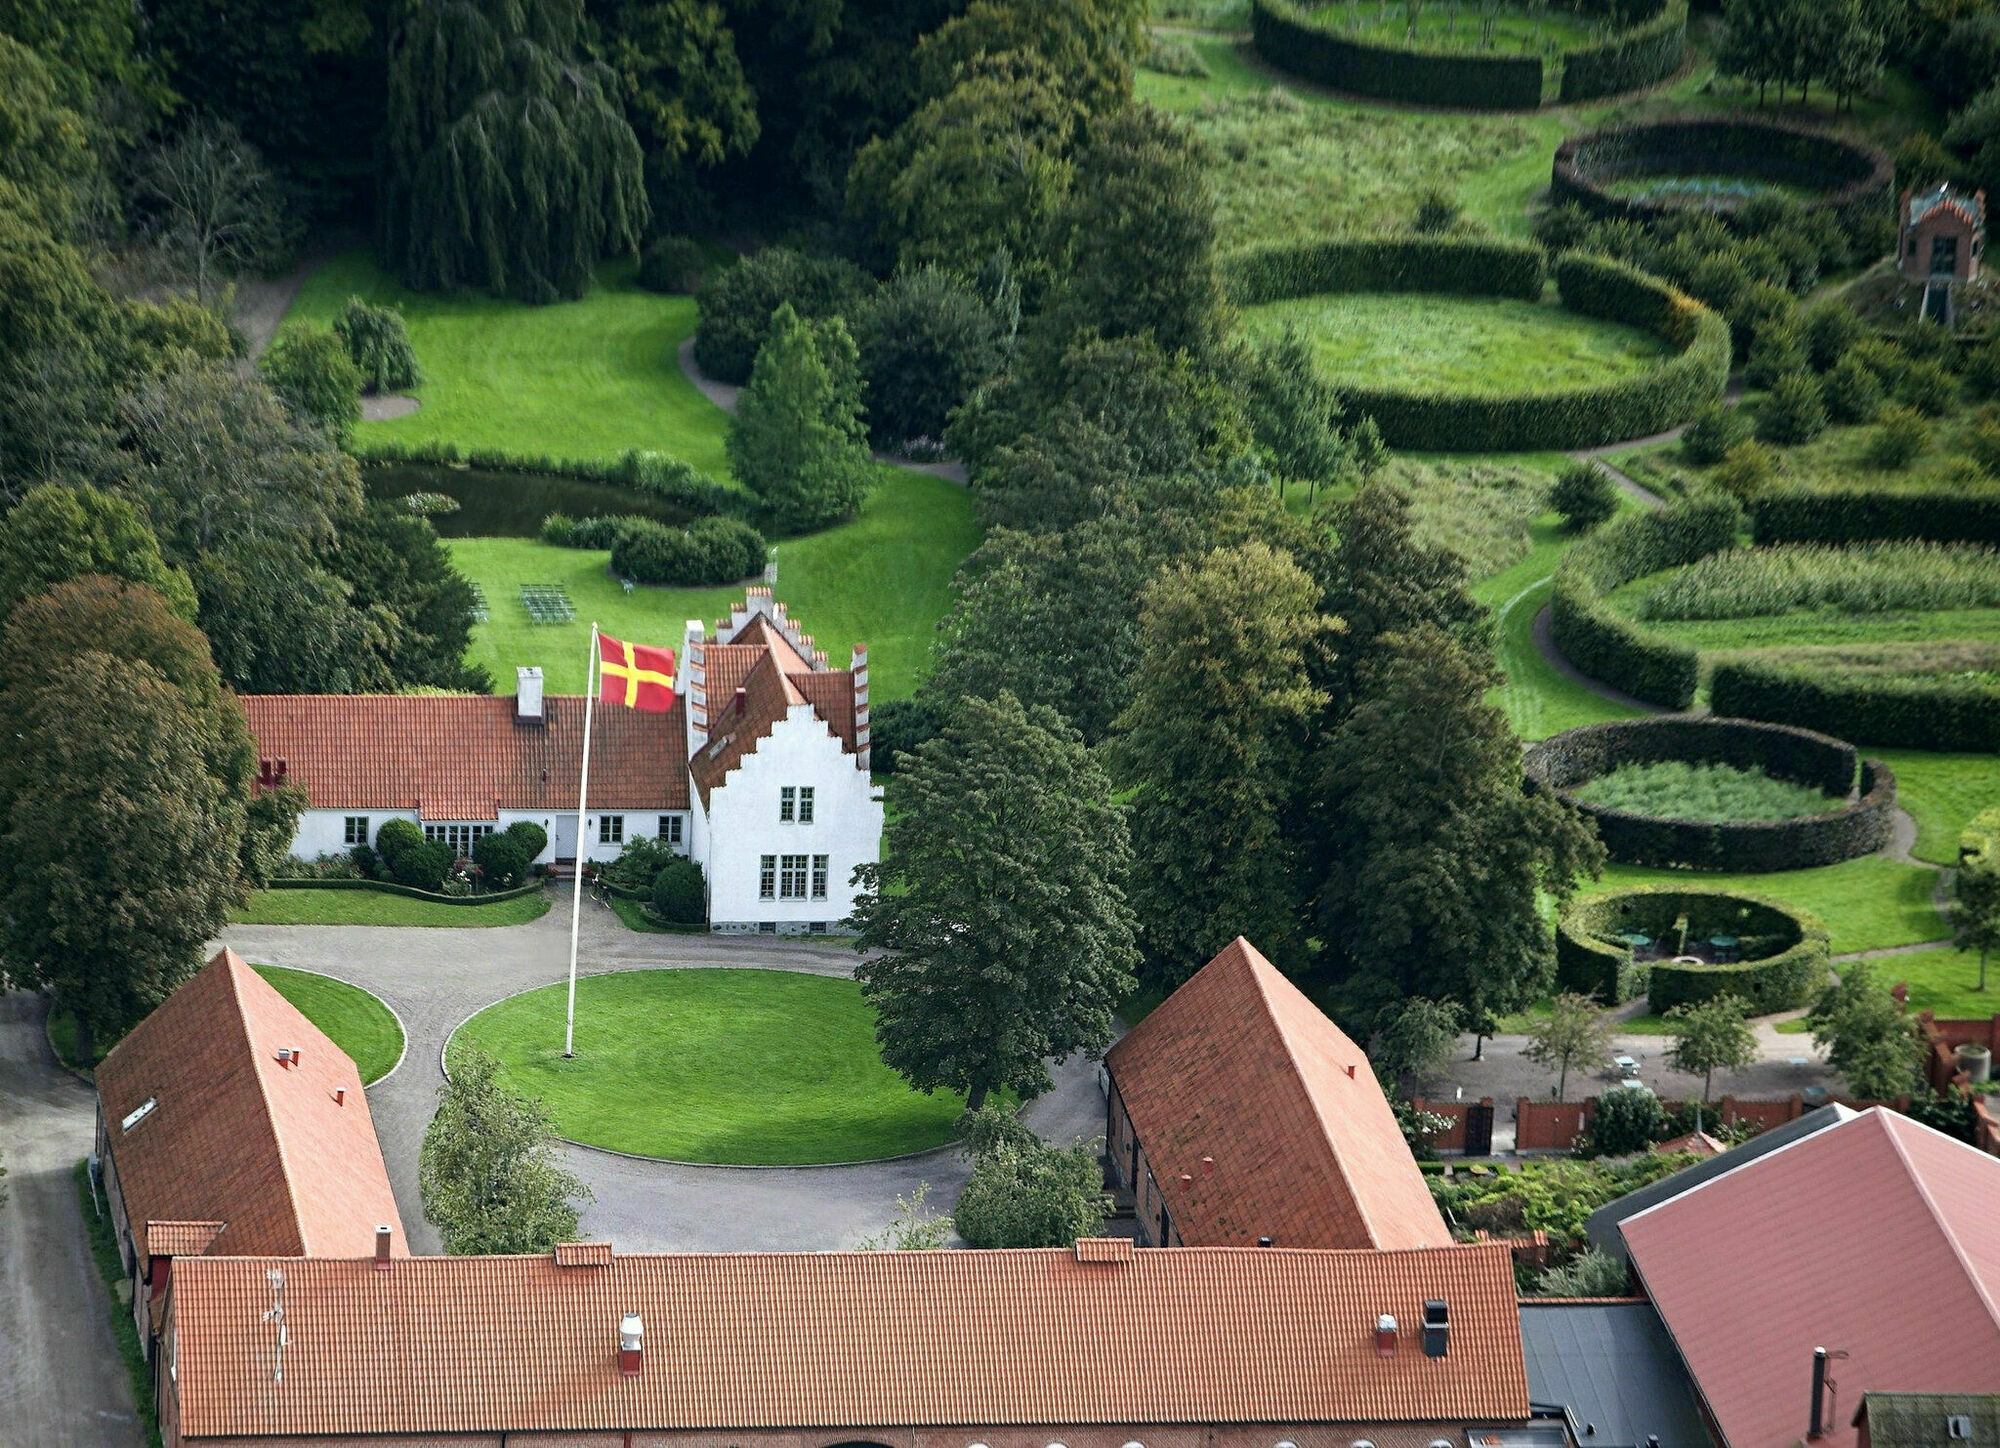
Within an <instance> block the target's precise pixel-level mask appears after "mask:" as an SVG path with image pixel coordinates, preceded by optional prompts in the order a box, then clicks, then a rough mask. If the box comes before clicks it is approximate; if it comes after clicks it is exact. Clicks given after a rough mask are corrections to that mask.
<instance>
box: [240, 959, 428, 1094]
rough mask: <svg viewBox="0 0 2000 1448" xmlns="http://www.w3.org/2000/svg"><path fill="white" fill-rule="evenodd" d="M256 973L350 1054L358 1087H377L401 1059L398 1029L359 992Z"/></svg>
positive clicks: (281, 972)
mask: <svg viewBox="0 0 2000 1448" xmlns="http://www.w3.org/2000/svg"><path fill="white" fill-rule="evenodd" d="M256 971H257V974H259V975H261V976H263V977H264V979H265V980H267V981H269V982H270V983H271V985H272V987H273V988H274V989H275V990H276V991H277V992H278V994H279V995H281V996H283V997H284V998H285V999H286V1000H288V1001H290V1002H291V1003H292V1004H293V1005H295V1006H297V1007H298V1008H299V1013H300V1014H301V1015H303V1016H304V1017H305V1018H306V1019H307V1020H309V1021H311V1022H312V1023H313V1024H314V1025H316V1026H318V1027H319V1028H320V1029H321V1030H322V1031H325V1032H326V1034H327V1035H328V1036H329V1037H330V1038H332V1041H333V1043H334V1045H336V1046H338V1047H340V1049H341V1050H343V1051H345V1052H346V1053H347V1054H348V1056H349V1057H350V1058H351V1059H352V1060H353V1062H354V1065H355V1069H356V1070H358V1071H360V1073H361V1084H362V1085H364V1086H369V1085H373V1084H374V1083H375V1082H377V1081H380V1080H381V1079H382V1078H383V1077H384V1076H386V1075H388V1074H389V1073H390V1072H391V1071H393V1070H395V1069H396V1063H397V1062H398V1061H400V1060H402V1059H403V1027H402V1023H401V1022H400V1021H398V1020H397V1019H396V1013H395V1012H394V1011H392V1010H390V1009H389V1008H388V1007H387V1006H386V1005H384V1004H382V1002H381V1001H380V1000H379V999H377V998H376V997H375V996H373V995H370V994H369V993H368V992H367V991H365V990H363V989H362V988H361V987H360V986H358V985H349V984H348V983H347V982H346V981H344V980H335V979H334V978H333V977H332V976H330V975H318V974H315V973H314V972H312V971H310V970H287V969H285V968H284V967H283V966H278V965H260V966H257V967H256Z"/></svg>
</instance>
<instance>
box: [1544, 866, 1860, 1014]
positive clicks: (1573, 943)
mask: <svg viewBox="0 0 2000 1448" xmlns="http://www.w3.org/2000/svg"><path fill="white" fill-rule="evenodd" d="M1631 936H1643V937H1645V938H1646V939H1647V940H1649V941H1650V942H1651V944H1650V945H1648V946H1644V947H1637V946H1635V944H1634V942H1633V941H1632V940H1631V939H1629V938H1628V937H1631ZM1718 939H1721V940H1723V941H1728V940H1734V942H1735V945H1734V946H1733V947H1728V946H1724V947H1722V948H1718V947H1717V946H1716V945H1714V944H1713V942H1714V941H1716V940H1718ZM1830 950H1831V947H1830V946H1829V944H1828V939H1827V931H1826V926H1825V925H1824V924H1823V923H1822V922H1821V921H1820V919H1819V917H1818V916H1816V915H1813V914H1811V913H1810V912H1809V911H1805V910H1801V909H1799V908H1798V907H1797V906H1795V905H1788V904H1786V903H1785V902H1784V901H1782V900H1773V899H1771V898H1770V897H1768V896H1765V895H1751V894H1745V893H1742V892H1739V891H1734V890H1699V889H1683V888H1681V887H1679V886H1675V885H1658V886H1651V887H1645V888H1640V889H1634V890H1619V891H1614V892H1612V893H1611V894H1608V895H1591V896H1588V897H1586V898H1584V899H1582V900H1579V901H1577V902H1576V903H1575V904H1573V905H1571V906H1570V907H1569V909H1568V910H1566V911H1564V912H1563V916H1562V919H1561V920H1559V921H1558V922H1557V924H1556V981H1557V984H1558V985H1559V986H1560V987H1561V988H1562V989H1563V990H1572V991H1577V992H1580V993H1581V994H1584V995H1592V996H1596V997H1598V998H1599V999H1602V1000H1604V1001H1606V1002H1608V1003H1610V1004H1612V1005H1619V1004H1622V1003H1624V1002H1625V1001H1629V1000H1636V999H1638V998H1639V997H1640V996H1642V995H1643V996H1645V997H1646V999H1647V1004H1648V1005H1649V1007H1650V1008H1651V1009H1652V1010H1653V1011H1654V1012H1655V1013H1660V1012H1664V1011H1668V1010H1671V1009H1673V1008H1674V1007H1675V1006H1677V1005H1684V1004H1687V1003H1689V1002H1693V1001H1704V1000H1708V999H1711V998H1712V997H1715V996H1720V995H1733V996H1735V997H1737V998H1738V999H1740V1000H1742V1001H1743V1002H1744V1003H1745V1005H1746V1006H1747V1007H1748V1008H1749V1010H1750V1013H1751V1014H1752V1015H1768V1014H1770V1013H1771V1012H1772V1011H1783V1010H1791V1009H1793V1008H1794V1007H1796V1006H1801V1005H1804V1004H1805V1003H1806V1001H1807V1000H1808V999H1809V998H1810V997H1811V995H1812V993H1813V992H1814V990H1816V989H1817V988H1818V987H1819V986H1820V985H1821V984H1823V983H1824V982H1825V980H1826V973H1827V963H1828V960H1829V959H1830V958H1831V957H1830ZM1730 956H1733V957H1734V958H1733V959H1729V958H1727V957H1730ZM1718 957H1722V958H1718Z"/></svg>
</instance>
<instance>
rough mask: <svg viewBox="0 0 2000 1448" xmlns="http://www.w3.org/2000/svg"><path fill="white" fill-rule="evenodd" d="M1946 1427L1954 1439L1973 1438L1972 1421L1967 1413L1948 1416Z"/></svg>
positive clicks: (1945, 1421)
mask: <svg viewBox="0 0 2000 1448" xmlns="http://www.w3.org/2000/svg"><path fill="white" fill-rule="evenodd" d="M1944 1427H1945V1431H1946V1432H1947V1433H1949V1434H1950V1435H1951V1436H1952V1437H1953V1438H1957V1439H1960V1440H1963V1439H1966V1438H1970V1437H1971V1436H1972V1419H1971V1417H1970V1416H1969V1415H1967V1414H1965V1413H1950V1414H1947V1415H1946V1417H1945V1420H1944Z"/></svg>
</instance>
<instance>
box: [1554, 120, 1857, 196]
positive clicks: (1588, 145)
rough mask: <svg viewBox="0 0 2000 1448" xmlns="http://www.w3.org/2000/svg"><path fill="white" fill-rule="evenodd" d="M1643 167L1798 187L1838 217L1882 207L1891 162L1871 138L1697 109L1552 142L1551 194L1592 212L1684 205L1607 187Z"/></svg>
mask: <svg viewBox="0 0 2000 1448" xmlns="http://www.w3.org/2000/svg"><path fill="white" fill-rule="evenodd" d="M1647 176H1675V177H1678V176H1749V177H1754V178H1756V179H1758V180H1760V181H1768V182H1777V183H1781V184H1784V185H1788V186H1795V187H1798V188H1800V189H1802V190H1805V191H1808V192H1810V193H1811V194H1812V202H1811V204H1813V205H1817V206H1824V207H1827V208H1829V209H1830V210H1832V211H1834V212H1835V213H1836V214H1837V215H1839V216H1841V217H1842V218H1843V219H1844V218H1846V217H1848V216H1850V215H1852V216H1860V215H1863V214H1866V215H1868V216H1870V217H1872V216H1873V215H1874V214H1875V213H1878V212H1886V211H1887V210H1888V208H1889V203H1890V197H1891V195H1892V193H1893V191H1894V187H1895V180H1896V163H1895V161H1894V160H1893V159H1892V158H1891V157H1890V156H1889V155H1888V154H1887V153H1886V152H1883V151H1881V150H1878V149H1877V148H1875V147H1873V146H1868V145H1864V144H1862V143H1860V142H1857V141H1850V140H1846V139H1843V138H1842V137H1840V136H1836V135H1832V134H1830V133H1828V132H1825V131H1816V130H1809V129H1806V128H1804V127H1800V126H1787V125H1781V124H1777V123H1774V122H1771V121H1765V120H1757V119H1751V118H1749V117H1697V118H1690V119H1686V120H1668V121H1652V122H1648V123H1645V124H1641V125H1630V126H1610V127H1606V128H1605V129H1603V130H1599V131H1590V132H1587V133H1585V134H1583V135H1580V136H1571V137H1569V138H1568V139H1566V140H1565V141H1564V142H1563V143H1562V144H1561V145H1560V146H1558V147H1557V148H1556V155H1555V162H1554V165H1553V168H1552V169H1551V171H1550V174H1549V199H1550V201H1551V202H1554V203H1557V204H1560V203H1562V202H1565V201H1570V202H1575V203H1576V204H1577V205H1579V206H1581V207H1582V208H1583V209H1584V210H1586V211H1588V212H1590V213H1591V214H1592V215H1593V216H1609V217H1623V218H1627V219H1630V220H1634V221H1642V220H1647V219H1650V218H1653V217H1658V216H1661V215H1664V214H1666V213H1668V212H1671V211H1676V210H1680V209H1682V204H1681V203H1680V202H1678V201H1676V200H1673V199H1668V198H1654V197H1644V196H1618V195H1615V194H1614V193H1613V192H1612V191H1611V190H1610V187H1611V186H1613V185H1615V184H1616V183H1618V182H1620V181H1629V180H1632V179H1634V178H1639V177H1647Z"/></svg>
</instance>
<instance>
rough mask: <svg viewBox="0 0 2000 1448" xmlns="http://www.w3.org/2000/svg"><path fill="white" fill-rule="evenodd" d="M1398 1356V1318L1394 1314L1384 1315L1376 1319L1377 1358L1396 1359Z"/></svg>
mask: <svg viewBox="0 0 2000 1448" xmlns="http://www.w3.org/2000/svg"><path fill="white" fill-rule="evenodd" d="M1395 1355H1396V1318H1395V1316H1394V1314H1392V1313H1387V1312H1385V1313H1383V1314H1382V1315H1381V1316H1380V1317H1378V1318H1376V1319H1375V1356H1377V1357H1394V1356H1395Z"/></svg>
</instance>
